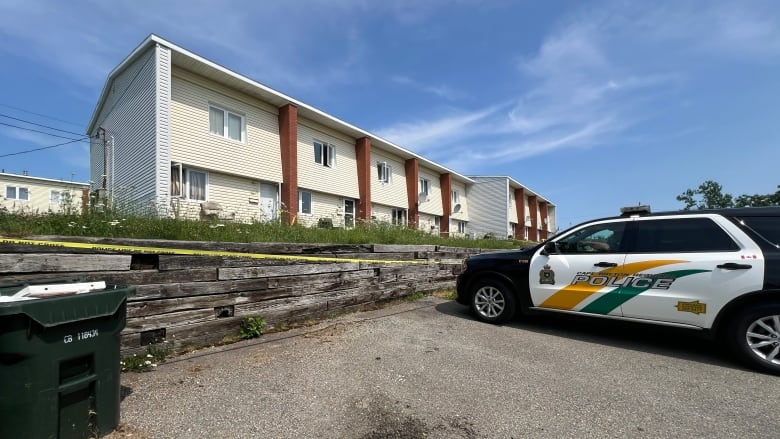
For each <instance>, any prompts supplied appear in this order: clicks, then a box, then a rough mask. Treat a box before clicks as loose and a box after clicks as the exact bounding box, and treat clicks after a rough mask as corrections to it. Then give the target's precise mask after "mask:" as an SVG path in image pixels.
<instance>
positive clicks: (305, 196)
mask: <svg viewBox="0 0 780 439" xmlns="http://www.w3.org/2000/svg"><path fill="white" fill-rule="evenodd" d="M298 212H299V213H303V214H306V215H311V192H306V191H298Z"/></svg>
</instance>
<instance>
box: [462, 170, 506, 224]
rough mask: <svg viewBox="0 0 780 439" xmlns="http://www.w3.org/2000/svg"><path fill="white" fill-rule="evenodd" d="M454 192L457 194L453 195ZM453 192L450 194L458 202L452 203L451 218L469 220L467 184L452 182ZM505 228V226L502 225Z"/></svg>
mask: <svg viewBox="0 0 780 439" xmlns="http://www.w3.org/2000/svg"><path fill="white" fill-rule="evenodd" d="M452 193H454V194H456V195H453V194H452ZM452 193H451V194H450V196H451V197H453V198H457V200H458V202H457V203H455V202H453V203H452V209H453V212H452V214H451V216H450V217H451V218H454V219H458V220H462V221H468V220H469V205H468V194H467V193H466V185H465V184H463V183H461V182H457V181H454V180H453V182H452ZM457 205H460V208H459V209H456V208H457ZM502 229H503V227H502Z"/></svg>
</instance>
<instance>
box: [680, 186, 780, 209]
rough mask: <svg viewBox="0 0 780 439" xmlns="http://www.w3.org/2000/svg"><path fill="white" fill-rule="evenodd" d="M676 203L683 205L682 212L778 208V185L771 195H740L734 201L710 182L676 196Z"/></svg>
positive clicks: (779, 201) (779, 195)
mask: <svg viewBox="0 0 780 439" xmlns="http://www.w3.org/2000/svg"><path fill="white" fill-rule="evenodd" d="M677 201H682V202H683V203H685V207H684V208H683V209H684V210H690V209H718V208H723V207H759V206H780V185H778V186H777V191H776V192H775V193H773V194H766V195H761V194H753V195H747V194H744V195H740V196H738V197H737V198H736V200H735V199H734V197H732V196H731V194H724V193H723V187H722V186H721V185H720V184H719V183H717V182H715V181H712V180H707V181H705V182H704V183H702V184H700V185H699V187H698V188H697V189H688V190H686V191H685V192H683V193H681V194H680V195H678V196H677Z"/></svg>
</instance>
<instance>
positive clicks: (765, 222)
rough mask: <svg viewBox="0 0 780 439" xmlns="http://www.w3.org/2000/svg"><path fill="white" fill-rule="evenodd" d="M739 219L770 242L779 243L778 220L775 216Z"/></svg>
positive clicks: (779, 229) (779, 223)
mask: <svg viewBox="0 0 780 439" xmlns="http://www.w3.org/2000/svg"><path fill="white" fill-rule="evenodd" d="M740 219H741V220H742V221H744V223H745V225H747V226H748V227H750V228H751V229H753V231H754V232H756V233H757V234H759V235H760V236H761V237H762V238H764V240H766V241H768V242H769V243H770V244H773V245H777V244H778V243H780V221H778V218H777V217H774V216H752V217H744V218H740Z"/></svg>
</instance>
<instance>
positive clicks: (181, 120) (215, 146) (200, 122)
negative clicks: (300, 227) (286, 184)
mask: <svg viewBox="0 0 780 439" xmlns="http://www.w3.org/2000/svg"><path fill="white" fill-rule="evenodd" d="M172 81H173V83H172V94H171V99H172V101H171V157H170V160H171V161H175V162H181V163H187V164H188V165H190V166H193V167H197V168H202V169H207V170H209V171H213V172H218V173H224V174H233V175H236V176H239V177H246V178H252V179H254V180H255V181H257V180H263V181H269V182H281V180H282V159H281V147H280V145H279V123H278V111H277V109H276V108H275V107H273V106H271V105H269V104H267V103H264V102H262V101H259V100H256V99H253V98H250V97H248V96H246V95H243V94H241V93H238V92H236V91H233V90H231V89H228V88H226V87H223V86H221V85H219V84H217V83H215V82H213V81H210V80H208V79H205V78H203V77H201V76H198V75H195V74H193V73H190V72H187V71H184V70H181V69H178V68H175V67H174V70H173V79H172ZM215 103H219V105H221V106H224V108H225V109H228V110H229V111H232V112H236V113H237V114H241V115H243V117H244V118H245V125H246V128H245V129H246V137H245V143H241V142H237V141H235V140H231V139H229V138H225V137H220V136H217V135H213V134H211V133H210V129H209V126H210V124H209V106H210V105H215Z"/></svg>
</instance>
